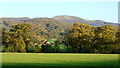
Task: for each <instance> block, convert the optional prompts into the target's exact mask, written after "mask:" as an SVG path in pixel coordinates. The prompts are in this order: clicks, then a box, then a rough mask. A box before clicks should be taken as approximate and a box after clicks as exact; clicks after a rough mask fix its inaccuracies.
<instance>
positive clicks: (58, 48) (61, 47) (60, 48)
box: [56, 45, 67, 53]
mask: <svg viewBox="0 0 120 68" xmlns="http://www.w3.org/2000/svg"><path fill="white" fill-rule="evenodd" d="M56 52H59V53H64V52H67V46H65V45H57V46H56Z"/></svg>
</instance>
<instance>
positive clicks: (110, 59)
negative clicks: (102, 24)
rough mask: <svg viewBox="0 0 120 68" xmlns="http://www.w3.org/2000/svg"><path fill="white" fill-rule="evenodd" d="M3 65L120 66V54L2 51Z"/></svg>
mask: <svg viewBox="0 0 120 68" xmlns="http://www.w3.org/2000/svg"><path fill="white" fill-rule="evenodd" d="M2 65H3V66H118V54H79V53H74V54H73V53H2Z"/></svg>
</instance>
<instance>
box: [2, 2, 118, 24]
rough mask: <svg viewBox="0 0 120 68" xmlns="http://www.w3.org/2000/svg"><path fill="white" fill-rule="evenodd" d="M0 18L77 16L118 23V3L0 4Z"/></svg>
mask: <svg viewBox="0 0 120 68" xmlns="http://www.w3.org/2000/svg"><path fill="white" fill-rule="evenodd" d="M0 8H1V9H0V17H30V18H34V17H49V18H51V17H54V16H58V15H69V16H77V17H80V18H84V19H88V20H103V21H108V22H114V23H117V22H118V2H68V1H66V2H56V1H52V2H44V1H43V2H42V1H41V2H36V1H32V2H29V1H27V2H24V1H22V2H0Z"/></svg>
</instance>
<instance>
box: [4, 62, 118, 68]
mask: <svg viewBox="0 0 120 68" xmlns="http://www.w3.org/2000/svg"><path fill="white" fill-rule="evenodd" d="M54 67H55V68H59V67H60V68H61V67H62V68H90V67H92V68H96V67H97V68H108V67H109V68H118V67H119V64H118V62H117V61H104V62H103V61H102V62H70V63H34V62H33V63H3V64H2V68H54Z"/></svg>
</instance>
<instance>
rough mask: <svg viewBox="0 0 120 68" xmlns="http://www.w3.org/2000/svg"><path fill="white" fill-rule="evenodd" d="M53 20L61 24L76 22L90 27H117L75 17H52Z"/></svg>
mask: <svg viewBox="0 0 120 68" xmlns="http://www.w3.org/2000/svg"><path fill="white" fill-rule="evenodd" d="M53 19H55V20H58V21H62V22H68V23H76V22H80V23H85V24H88V25H91V26H96V27H98V26H103V25H113V26H117V25H118V24H117V23H112V22H105V21H102V20H87V19H83V18H80V17H76V16H65V15H63V16H55V17H53Z"/></svg>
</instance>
